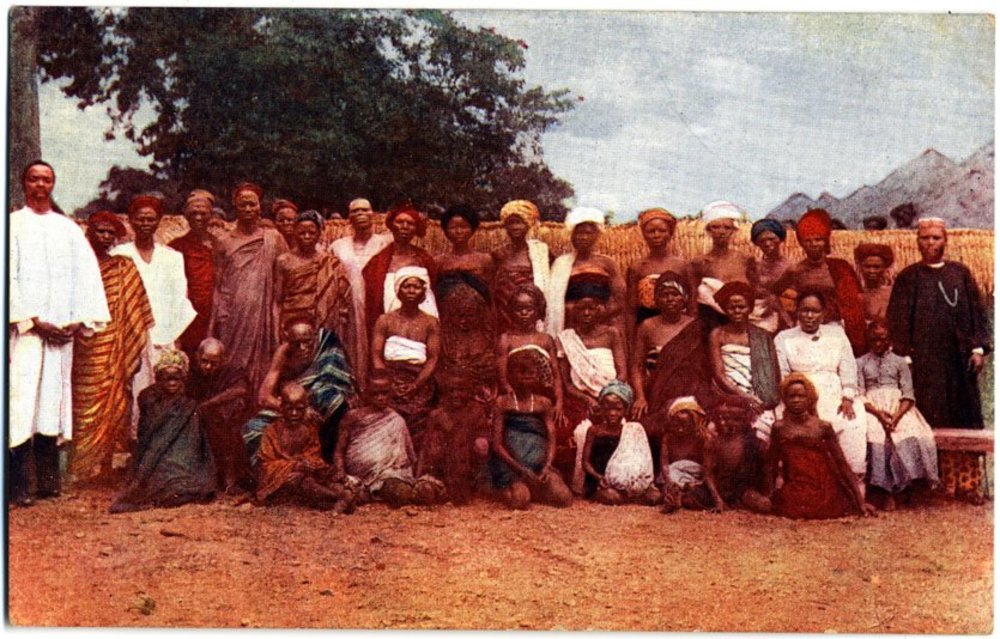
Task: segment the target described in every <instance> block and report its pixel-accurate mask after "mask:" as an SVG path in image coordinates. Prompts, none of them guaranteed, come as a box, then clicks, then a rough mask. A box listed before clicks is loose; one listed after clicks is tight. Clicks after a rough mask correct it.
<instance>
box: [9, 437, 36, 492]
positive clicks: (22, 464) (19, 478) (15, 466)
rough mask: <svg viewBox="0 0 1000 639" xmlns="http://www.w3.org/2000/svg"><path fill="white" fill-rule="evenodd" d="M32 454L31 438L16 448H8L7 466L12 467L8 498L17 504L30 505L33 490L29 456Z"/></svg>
mask: <svg viewBox="0 0 1000 639" xmlns="http://www.w3.org/2000/svg"><path fill="white" fill-rule="evenodd" d="M30 455H31V440H28V441H26V442H24V443H23V444H21V445H20V446H17V447H15V448H8V449H7V468H9V469H10V471H9V472H10V475H9V477H8V480H9V481H10V484H9V486H8V491H9V492H8V493H7V498H8V499H9V500H10V503H11V504H14V505H16V506H22V507H23V506H30V505H31V504H32V503H33V502H32V500H31V491H30V484H29V481H30V480H29V478H28V457H29V456H30Z"/></svg>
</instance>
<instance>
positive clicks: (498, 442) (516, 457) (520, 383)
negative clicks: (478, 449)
mask: <svg viewBox="0 0 1000 639" xmlns="http://www.w3.org/2000/svg"><path fill="white" fill-rule="evenodd" d="M535 372H536V367H535V361H534V358H533V357H531V356H530V355H528V354H523V352H519V353H512V354H511V355H510V356H509V357H508V358H507V379H508V380H509V382H510V385H511V389H512V390H511V392H510V393H504V394H503V395H500V396H499V397H497V399H496V402H495V407H494V412H493V441H492V446H493V455H492V456H491V457H490V462H489V465H490V476H491V479H492V483H493V486H494V487H495V488H499V489H501V491H502V492H501V498H502V499H503V501H504V503H506V504H507V505H508V506H509V507H511V508H515V509H519V510H524V509H526V508H527V507H528V504H529V503H531V502H532V501H537V502H542V503H546V504H549V505H552V506H558V507H563V506H568V505H570V504H571V503H572V502H573V493H571V492H570V490H569V488H567V487H566V484H565V483H564V482H563V480H562V478H561V477H560V476H559V473H558V472H556V471H555V469H554V468H553V467H552V460H553V458H554V457H555V452H556V442H555V425H554V424H553V412H554V411H553V407H552V402H551V401H549V399H548V398H546V397H544V396H542V395H537V394H535V393H534V392H533V391H532V388H534V386H535V385H536V384H537V381H538V380H537V376H536V375H535Z"/></svg>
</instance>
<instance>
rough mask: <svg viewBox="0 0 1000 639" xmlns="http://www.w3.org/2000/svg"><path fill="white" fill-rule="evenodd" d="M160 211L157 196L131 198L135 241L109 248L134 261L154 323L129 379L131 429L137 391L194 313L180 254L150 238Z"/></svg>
mask: <svg viewBox="0 0 1000 639" xmlns="http://www.w3.org/2000/svg"><path fill="white" fill-rule="evenodd" d="M162 211H163V208H162V203H161V201H160V200H159V199H158V198H155V197H152V196H148V195H143V196H139V197H137V198H135V199H134V200H132V203H131V204H129V207H128V216H129V217H128V219H129V225H130V226H131V227H132V230H133V231H134V233H135V241H133V242H126V243H124V244H119V245H118V246H116V247H114V248H113V249H111V250H110V251H109V253H110V254H111V255H122V256H124V257H128V258H131V260H132V261H133V262H135V266H136V268H137V269H138V271H139V277H141V278H142V285H143V286H144V287H145V288H146V295H147V296H148V297H149V306H150V309H151V310H152V311H153V321H154V322H155V324H154V325H153V328H152V329H150V331H149V340H147V342H146V350H145V351H144V352H143V354H142V358H141V361H142V364H141V366H140V368H139V372H138V373H136V375H135V377H134V378H132V398H133V405H132V428H133V431H134V430H135V428H136V425H137V424H138V420H139V407H138V404H137V403H135V402H136V401H137V398H138V397H139V393H140V392H141V391H142V390H144V389H145V388H147V387H148V386H150V385H152V384H153V382H154V381H155V380H154V378H153V364H155V363H156V361H157V360H158V359H159V356H160V354H161V353H162V351H164V350H169V349H173V348H176V342H177V340H178V339H180V336H181V333H183V332H184V329H186V328H187V327H188V325H189V324H190V323H191V322H192V321H194V318H195V317H196V316H197V314H198V313H197V312H196V311H195V310H194V306H192V305H191V301H190V300H189V299H188V296H187V275H185V273H184V256H183V255H182V254H181V253H180V252H179V251H175V250H174V249H172V248H170V247H168V246H166V245H164V244H160V243H159V242H156V241H155V240H154V239H153V234H154V233H155V232H156V228H157V227H158V226H159V223H160V217H161V216H162ZM133 435H134V432H133Z"/></svg>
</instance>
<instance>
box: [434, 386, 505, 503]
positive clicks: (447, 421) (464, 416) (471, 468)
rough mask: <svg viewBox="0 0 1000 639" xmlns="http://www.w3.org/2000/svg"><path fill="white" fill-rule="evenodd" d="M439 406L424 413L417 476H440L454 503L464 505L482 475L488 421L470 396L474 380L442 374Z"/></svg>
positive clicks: (488, 439)
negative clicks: (424, 421)
mask: <svg viewBox="0 0 1000 639" xmlns="http://www.w3.org/2000/svg"><path fill="white" fill-rule="evenodd" d="M439 381H440V383H441V384H440V386H441V388H443V389H444V395H443V396H442V397H441V406H439V407H438V408H436V409H434V410H433V411H431V414H430V415H428V416H427V430H426V432H425V433H424V441H423V446H422V447H421V449H420V454H419V456H418V457H419V461H418V462H417V476H418V477H420V476H423V475H425V474H429V475H433V476H434V477H439V478H441V481H443V482H444V485H445V487H446V488H447V490H448V498H449V499H450V500H451V502H452V503H453V504H455V505H456V506H458V505H462V504H467V503H468V502H469V500H470V499H471V497H472V494H473V492H475V490H476V488H477V485H478V484H480V483H481V479H482V478H483V476H484V470H485V465H486V460H487V459H488V458H489V453H490V423H489V418H487V416H486V412H485V411H484V410H483V407H482V405H481V404H480V403H479V402H478V401H476V399H475V397H474V395H473V385H474V384H475V381H474V380H471V379H467V378H463V377H459V376H457V375H448V376H443V377H442V378H441V379H440V380H439Z"/></svg>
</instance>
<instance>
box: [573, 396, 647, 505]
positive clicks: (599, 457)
mask: <svg viewBox="0 0 1000 639" xmlns="http://www.w3.org/2000/svg"><path fill="white" fill-rule="evenodd" d="M632 400H633V393H632V387H630V386H629V385H628V384H626V383H624V382H620V381H618V380H615V381H612V382H611V383H610V384H608V385H607V386H605V387H604V388H603V389H601V392H600V395H599V396H598V400H597V401H598V406H597V410H595V411H594V413H593V415H592V417H593V420H594V421H593V423H592V424H591V425H590V427H589V428H586V429H585V430H586V435H585V438H586V439H585V442H584V444H583V456H582V459H583V470H584V471H586V473H587V475H588V476H589V477H588V480H590V481H588V482H587V484H589V485H588V486H586V488H589V489H590V490H585V492H587V493H592V494H593V497H594V499H596V500H597V501H598V502H600V503H602V504H607V505H609V506H619V505H621V504H627V503H639V504H644V505H647V506H653V505H655V504H658V503H659V502H660V499H661V495H660V491H659V490H657V488H656V486H654V485H653V453H652V451H651V450H650V448H649V438H648V437H647V436H646V430H645V429H644V428H643V427H642V424H640V423H638V422H629V421H625V415H627V414H628V410H629V408H630V407H631V405H632ZM585 424H587V422H586V421H585V422H583V423H582V424H581V426H584V425H585ZM579 430H580V427H577V431H579ZM574 434H576V433H574Z"/></svg>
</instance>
